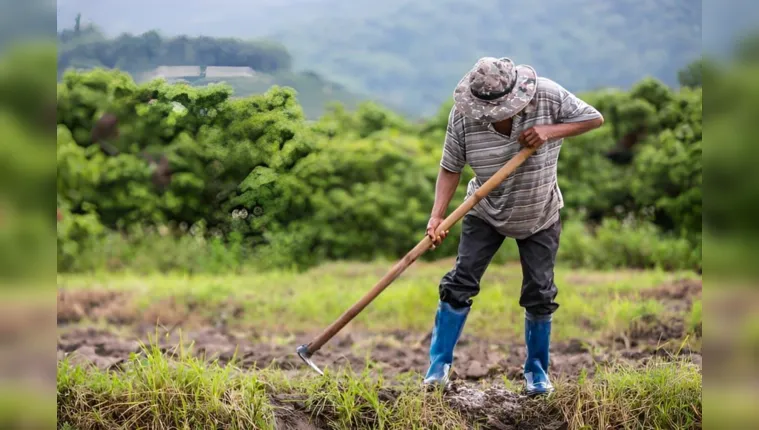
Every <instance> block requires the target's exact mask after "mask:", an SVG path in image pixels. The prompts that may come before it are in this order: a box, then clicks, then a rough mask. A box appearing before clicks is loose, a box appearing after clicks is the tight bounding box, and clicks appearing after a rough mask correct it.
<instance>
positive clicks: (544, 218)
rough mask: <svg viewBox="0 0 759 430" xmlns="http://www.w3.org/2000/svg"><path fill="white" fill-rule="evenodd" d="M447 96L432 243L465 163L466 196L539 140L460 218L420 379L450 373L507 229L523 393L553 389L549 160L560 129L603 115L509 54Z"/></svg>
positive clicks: (553, 201) (555, 237) (571, 131)
mask: <svg viewBox="0 0 759 430" xmlns="http://www.w3.org/2000/svg"><path fill="white" fill-rule="evenodd" d="M453 98H454V106H453V108H452V109H451V113H450V116H449V118H448V129H447V133H446V138H445V143H444V147H443V156H442V160H441V162H440V166H441V168H440V172H439V174H438V179H437V186H436V190H435V204H434V207H433V209H432V214H431V216H430V220H429V223H428V225H427V234H428V235H429V236H430V238H431V239H432V241H433V245H432V248H433V249H434V248H435V247H436V246H437V245H439V244H440V242H441V241H442V240H443V239H445V236H446V234H447V232H444V233H443V234H441V235H439V236H438V235H436V234H435V231H436V230H437V228H438V226H439V225H440V223H441V222H442V220H443V219H444V217H445V210H446V208H447V207H448V204H449V203H450V201H451V198H452V196H453V194H454V192H455V190H456V187H457V185H458V183H459V178H460V177H461V170H462V169H463V168H464V165H465V164H469V165H470V166H471V167H472V170H473V171H474V173H475V177H474V178H473V179H472V180H471V181H470V182H469V184H468V188H467V197H469V196H471V195H472V194H473V193H474V192H475V191H476V190H477V189H478V188H479V187H480V186H481V185H482V184H483V183H484V182H485V181H487V180H488V179H489V178H490V177H491V176H492V175H493V174H494V173H495V172H496V171H497V170H498V169H500V168H501V167H502V166H503V165H504V164H505V163H506V162H507V161H508V160H509V159H511V158H512V157H513V156H514V155H515V154H516V153H517V152H519V150H520V149H521V146H527V147H533V148H537V149H536V152H535V153H534V154H533V155H532V156H530V157H529V158H528V159H527V160H526V161H525V162H524V163H523V164H522V165H521V166H520V167H519V168H518V169H516V171H515V172H514V173H512V174H511V175H510V176H509V177H508V178H507V179H506V180H505V181H504V182H503V183H502V184H500V185H499V186H498V187H497V188H495V189H494V190H493V191H492V192H491V193H490V195H488V196H487V197H485V198H484V199H483V200H482V201H480V202H479V203H478V204H477V205H476V206H475V207H474V209H472V211H471V212H470V213H468V214H467V215H466V216H465V217H464V219H463V222H462V233H461V242H460V244H459V248H458V256H457V258H456V263H455V266H454V267H453V269H452V270H451V271H450V272H448V273H447V274H446V275H445V276H444V277H443V279H442V281H441V282H440V287H439V293H440V300H439V303H438V308H437V312H436V315H435V323H434V327H433V332H432V342H431V344H430V367H429V369H428V371H427V374H426V376H425V380H424V382H425V384H443V385H444V384H446V383H447V382H448V378H449V373H450V369H451V365H452V363H453V349H454V347H455V346H456V342H457V341H458V339H459V336H460V335H461V331H462V329H463V327H464V322H465V321H466V318H467V315H468V313H469V310H470V308H471V306H472V303H473V300H472V298H473V297H474V296H476V295H477V294H478V293H479V289H480V279H481V278H482V275H483V274H484V272H485V269H486V268H487V266H488V264H489V263H490V260H491V259H492V258H493V255H494V254H495V253H496V251H498V248H499V247H500V246H501V244H502V243H503V241H504V239H505V238H506V237H511V238H514V239H516V241H517V245H518V247H519V254H520V260H521V263H522V275H523V279H522V291H521V296H520V298H519V304H520V306H522V307H523V308H524V309H525V342H526V346H527V359H526V360H525V363H524V377H525V381H526V393H527V394H528V395H538V394H546V393H549V392H551V391H552V390H553V386H552V385H551V382H550V380H549V377H548V361H549V360H548V357H549V354H548V353H549V343H550V334H551V319H552V314H553V313H554V312H555V311H556V309H557V308H558V307H559V304H558V303H556V301H555V298H556V295H557V288H556V285H555V284H554V277H553V271H554V264H555V261H556V252H557V250H558V247H559V235H560V233H561V220H560V218H559V210H560V209H561V208H562V207H563V206H564V202H563V199H562V196H561V191H560V190H559V186H558V183H557V180H556V163H557V160H558V157H559V150H560V147H561V144H562V142H563V138H565V137H570V136H577V135H579V134H582V133H585V132H587V131H589V130H592V129H595V128H598V127H600V126H601V125H602V124H603V117H602V116H601V114H600V113H599V112H598V111H597V110H596V109H594V108H593V107H591V106H589V105H588V104H587V103H585V102H583V101H582V100H580V99H579V98H577V97H576V96H574V95H573V94H572V93H570V92H569V91H567V90H566V89H564V88H563V87H562V86H561V85H559V84H557V83H556V82H553V81H551V80H549V79H546V78H543V77H540V78H539V77H538V76H537V74H536V72H535V70H534V69H533V68H532V67H530V66H527V65H519V66H517V65H515V64H514V63H513V62H512V61H511V60H510V59H509V58H500V59H498V58H492V57H486V58H482V59H480V60H479V61H478V62H477V64H475V66H474V67H473V68H472V70H470V71H469V72H468V73H467V74H466V75H465V76H464V77H463V78H462V79H461V81H460V82H459V84H458V86H457V87H456V89H455V91H454V93H453Z"/></svg>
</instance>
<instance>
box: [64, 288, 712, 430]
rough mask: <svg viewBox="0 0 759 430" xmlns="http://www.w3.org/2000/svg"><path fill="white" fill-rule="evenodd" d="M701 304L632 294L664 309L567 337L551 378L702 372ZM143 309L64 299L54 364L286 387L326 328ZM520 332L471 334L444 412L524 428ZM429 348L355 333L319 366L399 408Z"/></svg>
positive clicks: (238, 315)
mask: <svg viewBox="0 0 759 430" xmlns="http://www.w3.org/2000/svg"><path fill="white" fill-rule="evenodd" d="M575 282H577V283H578V284H581V283H583V282H585V283H587V280H580V279H575ZM595 282H600V281H599V280H598V279H596V280H595ZM604 282H606V281H604ZM610 282H614V281H613V280H612V281H610ZM576 294H578V295H583V294H589V293H588V292H587V291H578V292H577V293H576ZM625 294H627V293H624V292H623V293H621V294H620V295H619V296H618V297H621V299H619V300H626V299H625V298H624V297H625ZM700 297H701V281H700V280H693V279H684V280H683V279H681V280H673V281H670V282H666V283H663V284H661V285H659V286H655V287H653V288H646V289H644V290H642V291H639V292H636V295H635V296H634V297H631V299H630V301H631V303H632V302H635V301H636V300H638V299H640V300H653V301H654V302H655V303H657V304H660V305H661V309H662V311H661V313H660V314H646V315H643V316H642V317H640V318H635V319H634V320H633V321H632V322H631V323H630V324H629V325H628V326H627V327H625V329H624V330H619V331H615V332H605V334H604V335H601V336H587V337H582V338H580V337H575V338H561V337H560V338H559V339H558V340H555V341H554V342H553V344H552V351H551V368H550V372H551V374H552V375H553V377H554V378H555V379H556V380H557V381H560V380H563V381H573V380H577V379H578V378H580V377H582V378H585V377H593V376H594V374H595V373H596V372H597V369H600V368H603V367H608V366H612V365H617V364H630V365H632V367H636V368H644V367H646V365H647V364H648V363H649V362H651V360H652V359H653V358H656V359H658V360H664V361H670V360H671V361H677V360H680V359H682V358H683V357H687V358H688V359H689V361H690V362H692V363H695V364H696V365H697V366H698V367H699V368H700V366H701V353H700V335H701V322H700V315H699V320H698V321H697V322H696V321H689V315H691V314H692V312H691V311H692V308H693V304H694V302H696V301H700ZM139 303H140V302H139V301H138V300H135V295H134V294H132V293H130V292H129V291H121V290H112V289H98V288H88V289H76V288H72V289H69V288H60V289H59V292H58V346H57V355H58V360H59V361H60V360H63V359H66V360H68V362H70V363H71V364H73V365H82V366H84V367H94V368H97V369H100V370H114V371H116V372H117V373H118V371H119V370H120V369H121V368H122V367H123V366H125V365H127V364H128V363H129V358H130V354H137V355H140V354H142V353H143V349H142V348H143V344H154V345H157V346H159V347H160V350H161V351H162V352H163V354H164V356H166V357H172V356H175V355H176V354H178V352H177V347H178V345H180V344H183V345H185V346H189V347H190V348H189V350H190V353H191V354H193V355H194V356H198V357H201V358H203V359H205V360H206V361H208V362H212V361H213V360H218V361H217V362H218V363H219V364H221V365H225V364H227V363H230V362H232V361H234V364H235V365H236V366H237V367H239V368H242V369H243V370H245V371H253V370H255V369H276V370H278V371H281V372H282V373H283V374H285V375H288V377H291V378H301V377H308V376H309V375H310V374H311V373H312V372H311V371H310V370H309V369H308V368H307V367H306V366H305V365H304V364H303V363H302V362H301V361H300V359H299V358H298V357H297V355H296V354H295V348H296V347H297V346H298V345H300V344H303V343H307V342H308V341H309V340H311V339H312V338H313V336H314V335H316V334H317V333H318V330H319V329H321V328H323V327H321V325H319V326H316V327H314V329H313V330H310V331H309V330H295V331H290V330H285V329H276V327H285V326H286V324H285V323H283V322H279V323H275V324H272V323H271V321H269V322H267V323H266V324H263V325H262V324H255V323H251V317H252V318H253V319H254V320H255V315H253V316H251V315H247V316H246V313H249V309H248V308H246V307H245V306H242V305H235V304H234V303H235V301H234V300H231V301H230V300H221V301H217V302H215V305H214V306H215V308H214V310H213V311H212V312H199V311H198V308H197V306H198V305H197V304H194V302H193V301H192V300H189V301H188V300H185V299H183V300H180V299H179V298H177V297H173V296H170V295H169V296H163V297H161V298H160V299H152V300H151V301H149V303H148V304H145V303H144V302H142V304H139ZM473 312H475V310H473ZM431 317H432V315H430V323H431ZM283 318H287V316H286V315H285V316H283ZM517 320H518V319H517ZM554 321H555V322H554V325H560V324H562V315H561V313H560V312H559V313H557V315H556V316H555V320H554ZM582 324H584V323H581V324H580V325H582ZM598 324H599V323H598V322H593V323H592V324H591V323H588V325H589V326H590V325H598ZM314 325H316V324H314ZM393 325H394V324H393V323H392V322H389V323H388V324H387V326H388V327H392V326H393ZM398 325H399V326H400V325H402V324H398ZM520 329H521V327H519V326H514V327H512V328H511V330H510V332H508V333H506V332H505V333H504V335H503V336H502V337H500V336H498V335H493V334H492V333H488V335H483V336H480V333H479V332H478V330H477V329H476V327H474V328H473V327H470V326H467V328H465V330H464V334H463V335H462V337H461V340H460V341H459V344H458V346H457V349H456V353H455V363H454V384H453V385H452V386H451V387H450V389H449V390H448V391H447V392H446V394H445V398H446V402H447V405H449V406H451V407H452V408H453V409H454V410H458V411H460V412H461V413H462V414H463V415H464V416H471V417H476V419H474V421H473V422H475V421H476V422H478V423H486V426H485V427H486V428H517V427H513V426H515V425H517V424H516V421H514V415H513V414H511V413H510V412H509V411H510V409H509V405H512V406H513V407H514V408H521V407H523V402H525V401H527V400H525V399H523V398H522V397H521V396H520V395H519V393H518V391H519V387H520V384H521V380H522V371H521V366H522V363H523V360H524V356H525V349H524V342H523V341H522V339H521V330H520ZM579 329H582V327H579ZM429 341H430V332H429V331H428V330H427V331H425V330H419V329H409V328H401V329H389V330H388V329H379V330H370V329H367V328H366V327H365V326H364V325H362V324H350V325H349V326H348V327H347V328H346V329H345V330H344V331H343V332H341V333H340V334H339V335H338V336H336V337H335V338H333V339H332V340H331V341H330V342H329V343H327V344H326V345H325V346H324V348H323V349H322V350H321V351H319V352H318V353H317V354H316V355H315V357H314V360H315V362H317V363H318V364H319V365H320V366H322V367H323V368H326V369H328V370H329V371H330V372H335V371H340V370H345V369H347V368H350V369H352V370H353V371H355V372H359V373H360V372H361V371H362V370H364V369H366V368H367V366H368V367H369V368H370V369H371V372H370V374H373V375H376V374H379V373H381V374H382V375H383V377H384V378H385V379H386V380H387V381H389V384H390V385H389V387H390V388H387V390H389V391H387V392H385V393H384V394H383V395H384V396H386V397H387V398H386V399H385V400H392V401H395V400H394V399H395V398H396V397H397V396H398V395H399V393H398V392H394V391H393V389H392V386H393V381H394V380H396V379H398V378H400V377H401V376H407V375H411V376H412V377H417V378H418V377H420V376H421V374H422V373H423V372H424V371H425V370H426V366H427V363H428V358H427V353H428V346H429ZM401 379H402V378H401ZM510 381H511V382H510ZM504 382H505V383H506V384H507V385H506V386H504ZM483 383H484V385H483ZM492 384H496V385H492ZM507 388H509V389H507ZM388 396H389V397H388ZM393 396H396V397H393ZM295 397H296V399H295V403H294V405H295V406H292V404H291V403H287V402H285V403H287V405H280V406H281V408H284V409H281V410H282V411H289V412H287V413H284V415H283V413H280V414H279V415H277V420H279V421H281V423H280V424H282V425H283V426H284V428H321V427H323V426H328V424H326V423H321V424H320V422H319V418H318V414H316V415H314V412H313V410H310V412H309V413H308V414H306V413H305V412H304V411H306V410H308V408H306V407H301V408H300V409H299V408H298V406H297V405H298V404H299V401H301V402H302V401H305V400H304V399H301V400H298V398H297V397H298V396H295ZM286 398H288V396H287V395H284V394H283V395H281V396H280V395H274V396H272V397H271V402H273V403H274V404H276V403H278V402H280V403H282V402H283V401H284V400H283V399H286ZM290 400H293V399H292V398H290ZM293 408H295V409H293ZM299 411H300V412H299ZM298 414H300V415H298ZM288 416H289V417H290V418H286V417H288ZM298 416H300V418H297V417H298ZM283 417H285V418H283ZM292 417H295V418H292ZM291 418H292V419H291ZM282 420H284V421H282ZM527 421H529V419H527ZM520 422H523V423H524V422H525V421H524V420H523V421H520ZM554 424H555V425H554V426H553V427H551V426H548V427H546V426H543V427H540V428H561V427H562V426H565V425H566V422H563V423H562V420H561V419H558V421H556V422H555V423H554ZM329 425H331V424H329ZM509 426H512V427H509ZM518 428H538V427H529V426H528V427H523V426H519V427H518Z"/></svg>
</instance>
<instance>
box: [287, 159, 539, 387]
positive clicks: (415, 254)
mask: <svg viewBox="0 0 759 430" xmlns="http://www.w3.org/2000/svg"><path fill="white" fill-rule="evenodd" d="M534 152H535V149H534V148H524V149H522V150H521V151H519V153H517V155H515V156H514V157H513V158H511V159H510V160H509V161H508V162H507V163H506V164H505V165H504V166H503V167H501V168H500V169H499V170H498V171H497V172H496V173H495V174H494V175H493V176H491V177H490V179H488V180H487V181H486V182H485V183H484V184H482V186H481V187H480V188H479V189H478V190H477V191H476V192H475V193H474V194H473V195H472V196H471V197H469V198H468V199H466V200H465V201H464V203H462V204H461V206H459V207H458V208H456V210H454V211H453V212H452V213H451V214H450V215H448V217H447V218H446V219H445V220H443V222H442V223H440V226H439V227H438V229H437V231H436V233H437V234H440V233H441V232H444V231H447V230H448V229H450V228H451V227H452V226H453V225H455V224H456V223H457V222H459V220H461V218H463V217H464V215H466V214H467V212H469V211H470V210H471V209H472V208H473V207H474V206H475V205H476V204H477V203H479V202H480V200H482V199H483V198H485V196H487V195H488V194H489V193H490V192H491V191H492V190H493V189H494V188H495V187H496V186H498V184H500V183H501V182H503V181H504V180H505V179H506V178H507V177H508V176H509V175H510V174H512V173H513V172H514V170H516V168H517V167H519V166H520V165H521V164H522V163H524V161H525V160H526V159H527V158H528V157H529V156H530V155H532V154H533V153H534ZM431 246H432V239H430V238H429V236H425V237H424V239H422V240H421V242H419V243H418V244H417V245H416V246H415V247H414V248H413V249H411V251H409V252H408V253H407V254H406V255H405V256H404V257H403V258H401V259H400V260H399V261H398V262H397V263H395V265H393V267H392V268H391V269H390V270H389V271H388V272H387V273H386V274H385V276H383V277H382V278H381V279H380V280H379V281H378V282H377V283H376V284H375V285H374V287H372V289H371V290H369V292H368V293H366V295H364V296H363V297H362V298H361V299H360V300H359V301H357V302H356V303H355V304H354V305H353V306H351V307H350V308H349V309H348V310H347V311H345V312H344V313H343V314H342V315H341V316H340V318H338V319H337V320H335V322H333V323H332V324H330V325H329V326H328V327H327V328H325V329H324V331H322V332H321V333H320V334H319V335H318V336H316V338H314V339H313V340H312V341H311V342H310V343H308V344H304V345H301V346H299V347H298V348H297V349H296V352H297V353H298V356H300V358H301V360H303V362H305V363H306V364H308V365H309V367H311V369H313V370H315V371H316V372H317V373H319V374H320V375H324V373H323V372H322V371H321V369H319V366H317V365H316V364H315V363H314V362H313V361H312V360H311V357H312V356H313V355H314V353H315V352H317V351H319V349H321V347H322V346H323V345H324V344H325V343H327V342H328V341H329V340H330V339H332V338H333V337H334V336H335V335H336V334H337V333H338V332H339V331H340V330H342V329H343V327H345V326H346V325H347V324H348V323H349V322H350V321H351V320H352V319H353V318H355V317H356V315H358V314H359V313H361V311H362V310H364V308H365V307H366V306H368V305H369V303H371V302H372V300H374V299H375V298H376V297H377V296H379V294H380V293H381V292H382V291H384V290H385V288H387V287H388V286H389V285H390V284H391V283H393V281H395V280H396V279H397V278H398V277H399V276H400V275H401V273H403V271H404V270H406V269H407V268H408V267H409V266H411V265H412V264H413V263H414V261H416V260H417V259H418V258H419V257H421V256H422V254H424V253H425V252H427V250H429V249H430V247H431Z"/></svg>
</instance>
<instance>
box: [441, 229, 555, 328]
mask: <svg viewBox="0 0 759 430" xmlns="http://www.w3.org/2000/svg"><path fill="white" fill-rule="evenodd" d="M560 235H561V219H559V221H556V222H555V223H554V224H553V225H551V226H550V227H548V228H546V229H544V230H541V231H539V232H537V233H535V234H533V235H532V236H530V237H528V238H526V239H521V240H520V239H517V246H518V247H519V259H520V261H521V263H522V292H521V294H520V297H519V305H520V306H522V307H523V308H525V310H526V311H527V312H529V313H531V314H533V315H551V314H553V313H554V312H555V311H556V309H558V308H559V304H558V303H556V302H555V298H556V295H557V294H558V290H557V288H556V284H555V283H554V279H553V269H554V266H555V264H556V252H557V251H558V249H559V236H560ZM505 238H506V237H505V236H503V235H502V234H500V233H498V232H497V231H495V229H493V227H491V226H490V224H488V223H487V222H485V221H483V220H481V219H480V218H477V217H475V216H473V215H466V216H465V217H464V220H463V223H462V229H461V241H460V243H459V250H458V256H457V257H456V265H455V266H454V267H453V269H452V270H451V271H450V272H448V273H446V274H445V276H443V279H442V280H441V281H440V300H441V301H444V302H447V303H449V304H450V305H451V306H453V307H454V308H461V307H466V306H471V305H472V298H473V297H474V296H476V295H477V294H478V293H479V292H480V279H481V278H482V275H483V274H484V273H485V269H487V267H488V265H489V264H490V260H492V259H493V256H494V255H495V253H496V252H497V251H498V248H500V247H501V244H502V243H503V241H504V239H505Z"/></svg>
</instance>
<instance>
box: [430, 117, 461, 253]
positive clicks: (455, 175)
mask: <svg viewBox="0 0 759 430" xmlns="http://www.w3.org/2000/svg"><path fill="white" fill-rule="evenodd" d="M461 121H462V119H461V118H460V116H459V115H457V113H456V108H455V107H454V108H451V113H450V115H449V116H448V126H447V128H446V133H445V142H444V144H443V156H442V158H441V159H440V171H439V172H438V175H437V183H436V184H435V204H434V205H433V206H432V212H431V213H430V221H429V222H428V223H427V235H428V236H429V237H430V239H432V249H435V247H436V246H438V245H440V242H441V241H442V240H443V239H445V236H446V235H447V234H448V232H447V231H444V232H441V233H440V235H437V234H436V232H435V230H437V228H438V227H439V226H440V223H441V222H443V219H445V210H446V209H448V205H449V204H450V203H451V199H452V198H453V194H455V193H456V187H458V185H459V180H461V170H462V169H463V168H464V165H465V164H466V151H465V149H464V145H463V141H462V140H463V139H462V138H461V133H459V130H460V129H459V127H460V126H461Z"/></svg>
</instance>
